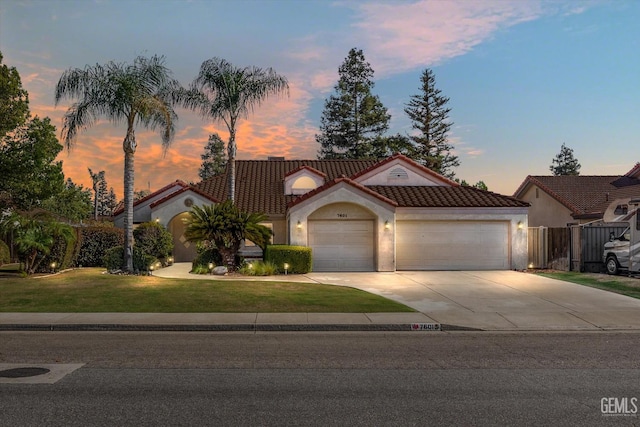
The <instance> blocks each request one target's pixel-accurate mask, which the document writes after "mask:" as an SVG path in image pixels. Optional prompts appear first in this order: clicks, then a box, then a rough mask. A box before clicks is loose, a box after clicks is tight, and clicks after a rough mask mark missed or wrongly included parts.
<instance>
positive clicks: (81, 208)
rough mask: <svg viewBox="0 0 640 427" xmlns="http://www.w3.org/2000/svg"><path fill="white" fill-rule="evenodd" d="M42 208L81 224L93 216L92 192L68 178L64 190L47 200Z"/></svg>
mask: <svg viewBox="0 0 640 427" xmlns="http://www.w3.org/2000/svg"><path fill="white" fill-rule="evenodd" d="M42 207H43V208H44V209H46V210H47V211H49V212H51V213H53V214H55V215H57V216H59V217H61V218H64V219H66V220H68V221H72V222H75V223H79V222H81V221H82V220H84V219H87V218H89V217H90V216H91V210H92V209H91V190H89V189H88V188H83V187H82V185H76V184H75V183H74V182H73V181H72V180H71V178H67V181H66V182H65V185H64V188H63V190H62V191H61V192H59V193H57V194H56V195H55V196H52V197H50V198H48V199H47V200H45V201H44V202H43V203H42Z"/></svg>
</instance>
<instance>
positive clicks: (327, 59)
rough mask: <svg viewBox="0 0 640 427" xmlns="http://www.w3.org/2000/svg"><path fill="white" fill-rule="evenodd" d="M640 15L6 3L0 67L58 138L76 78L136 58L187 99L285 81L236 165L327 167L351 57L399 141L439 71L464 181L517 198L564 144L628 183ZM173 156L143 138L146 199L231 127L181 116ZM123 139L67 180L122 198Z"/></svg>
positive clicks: (591, 166)
mask: <svg viewBox="0 0 640 427" xmlns="http://www.w3.org/2000/svg"><path fill="white" fill-rule="evenodd" d="M638 22H640V2H638V1H612V2H610V1H560V0H558V1H534V0H530V1H529V0H523V1H520V0H518V1H508V0H500V1H483V0H477V1H472V0H463V1H446V0H439V1H429V0H425V1H418V0H416V1H335V2H332V1H304V0H301V1H296V0H284V1H275V0H273V1H269V0H263V1H260V0H252V1H248V0H247V1H232V0H217V1H216V0H207V1H197V0H193V1H177V0H156V1H151V0H145V1H132V0H95V1H88V0H87V1H84V0H82V1H75V0H66V1H56V0H49V1H38V0H34V1H19V0H3V1H2V3H0V51H2V53H3V55H4V63H5V64H7V65H9V66H15V67H16V68H17V69H18V71H19V72H20V74H21V76H22V80H23V85H24V87H25V88H26V89H27V90H28V91H29V94H30V100H31V110H32V112H33V113H34V114H38V115H40V116H49V117H51V118H52V120H53V123H54V124H55V125H57V126H58V128H60V127H61V117H62V115H63V114H64V111H65V110H66V107H68V104H62V105H59V106H58V107H57V108H54V104H53V90H54V86H55V84H56V82H57V80H58V78H59V77H60V75H61V74H62V72H63V71H64V70H66V69H68V68H72V67H73V68H75V67H84V66H85V65H86V64H91V65H94V64H96V63H105V62H107V61H111V60H114V61H118V62H122V61H125V62H131V61H132V60H133V58H134V57H135V56H137V55H139V54H144V55H153V54H158V55H164V56H165V57H166V63H167V65H168V67H169V68H171V69H172V70H173V72H174V75H175V77H176V78H177V79H178V80H179V81H180V82H181V83H182V84H184V85H188V84H189V83H190V82H191V80H192V79H193V78H194V77H195V76H196V74H197V72H198V68H199V66H200V64H201V63H202V61H204V60H206V59H209V58H212V57H216V56H217V57H221V58H224V59H226V60H228V61H230V62H231V63H233V64H234V65H237V66H247V65H255V66H259V67H273V68H274V69H275V70H276V71H277V72H278V73H280V74H282V75H284V76H286V77H287V78H288V79H289V83H290V86H291V93H290V97H289V98H284V99H278V98H274V99H270V100H268V101H267V102H266V103H265V104H263V105H262V106H261V107H259V108H257V109H256V110H255V112H254V114H253V115H252V116H250V117H249V118H248V119H247V120H244V121H243V122H242V123H241V124H240V127H239V133H238V158H241V159H251V158H256V159H264V158H266V156H268V155H276V156H285V157H287V158H289V159H294V158H295V159H301V158H315V157H316V153H317V151H318V149H319V146H318V145H317V143H316V142H315V139H314V135H315V133H316V132H317V131H318V125H319V122H320V116H321V114H322V108H323V102H324V99H325V98H326V97H327V96H328V95H329V94H330V93H331V92H332V90H333V85H334V84H335V83H336V82H337V79H338V73H337V70H338V67H339V66H340V64H341V63H342V61H343V60H344V58H345V57H346V55H347V53H348V51H349V49H350V48H352V47H357V48H360V49H363V51H364V54H365V57H366V59H367V61H368V62H370V64H371V66H372V67H373V69H374V71H375V81H376V85H375V87H374V89H373V92H374V93H375V94H377V95H379V96H380V98H381V100H382V102H383V104H384V105H385V106H386V107H387V108H388V109H389V112H390V113H391V115H392V122H391V127H392V129H391V131H390V133H397V132H401V133H408V132H411V129H410V123H409V121H408V120H407V118H406V117H405V114H404V112H403V108H404V104H406V103H407V102H408V101H409V98H410V96H411V95H414V94H418V93H419V85H420V82H419V78H420V74H421V73H422V71H423V70H424V69H425V68H432V69H433V71H434V73H435V75H436V84H437V86H438V88H439V89H441V90H442V93H443V94H444V95H446V96H448V97H449V98H450V102H449V107H450V108H451V115H450V119H451V120H452V121H453V122H454V126H453V127H452V131H451V133H450V139H451V142H452V143H453V145H454V146H455V152H456V154H457V155H458V156H459V158H460V161H461V165H460V167H458V168H456V169H455V172H456V177H458V178H461V179H465V180H467V181H468V182H470V183H475V182H477V181H479V180H483V181H484V182H485V183H486V184H487V185H488V186H489V189H490V190H492V191H495V192H499V193H502V194H512V193H513V192H514V191H515V190H516V188H517V187H518V185H519V184H520V183H521V182H522V180H523V179H524V178H525V177H526V176H527V175H548V174H549V173H550V172H549V165H550V164H551V160H552V159H553V157H554V156H555V155H556V154H557V153H558V152H559V150H560V146H561V145H562V144H563V143H564V144H566V145H567V146H568V147H570V148H572V149H573V150H574V154H575V156H576V157H577V158H578V160H579V161H580V163H581V164H582V169H581V173H582V174H583V175H615V174H622V173H625V172H627V171H628V170H630V169H631V168H632V167H633V166H634V165H635V163H636V162H637V161H640V156H638V155H636V153H637V149H636V147H637V146H638V140H639V135H640V119H639V118H638V112H639V111H640V25H638ZM178 114H179V116H180V120H179V123H178V132H177V136H176V139H175V141H174V142H173V145H172V147H171V148H170V150H169V151H168V153H167V155H166V156H165V157H163V156H162V150H161V146H160V138H159V137H158V136H157V135H154V134H152V133H150V132H145V131H143V130H138V132H137V138H138V142H139V147H138V151H137V154H136V188H139V189H141V188H147V187H148V186H150V188H151V189H152V190H154V189H158V188H160V187H162V186H164V185H166V184H167V183H169V182H171V181H173V180H175V179H182V180H185V181H190V180H197V169H198V167H199V165H200V162H201V160H200V154H202V150H203V147H204V145H205V144H206V141H207V139H208V135H209V133H212V132H219V133H220V135H221V136H222V138H223V139H226V138H227V132H226V129H225V128H224V127H223V126H221V125H220V124H219V123H212V122H210V121H206V120H203V119H202V118H200V117H198V116H196V115H195V114H194V113H191V112H189V111H185V110H181V109H179V110H178ZM123 137H124V128H123V126H120V127H114V126H113V125H111V124H109V123H99V124H98V125H96V126H95V127H94V128H92V129H91V130H89V131H87V132H84V133H82V134H81V135H80V137H79V139H78V141H77V144H76V146H75V148H74V149H73V150H71V152H69V153H67V152H64V153H63V154H61V156H60V159H61V160H62V161H63V162H64V170H65V174H66V175H67V176H69V177H71V178H72V179H73V180H74V181H75V182H78V183H82V184H84V185H85V186H89V184H90V178H89V175H88V173H87V167H90V168H91V169H93V170H106V172H107V181H108V183H109V185H111V186H113V187H114V189H115V190H116V192H117V193H118V194H121V191H122V190H121V189H122V161H123V155H122V148H121V147H122V145H121V144H122V139H123Z"/></svg>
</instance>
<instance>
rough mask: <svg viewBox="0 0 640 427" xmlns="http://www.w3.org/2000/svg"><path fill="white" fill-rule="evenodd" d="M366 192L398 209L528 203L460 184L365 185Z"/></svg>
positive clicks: (514, 205)
mask: <svg viewBox="0 0 640 427" xmlns="http://www.w3.org/2000/svg"><path fill="white" fill-rule="evenodd" d="M368 188H369V189H371V190H373V191H375V192H376V193H379V194H381V195H383V196H385V197H387V198H389V199H391V200H395V201H396V202H397V203H398V206H401V207H430V208H432V207H433V208H448V207H456V208H457V207H464V208H478V207H527V206H529V203H526V202H523V201H521V200H518V199H516V198H514V197H510V196H503V195H501V194H497V193H493V192H491V191H485V190H480V189H479V188H475V187H467V186H462V185H459V186H457V187H439V186H425V187H408V186H407V187H405V186H383V185H374V186H368Z"/></svg>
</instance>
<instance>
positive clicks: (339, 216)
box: [338, 213, 347, 218]
mask: <svg viewBox="0 0 640 427" xmlns="http://www.w3.org/2000/svg"><path fill="white" fill-rule="evenodd" d="M346 217H347V214H346V213H339V214H338V218H346Z"/></svg>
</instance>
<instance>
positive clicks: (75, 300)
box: [0, 268, 414, 313]
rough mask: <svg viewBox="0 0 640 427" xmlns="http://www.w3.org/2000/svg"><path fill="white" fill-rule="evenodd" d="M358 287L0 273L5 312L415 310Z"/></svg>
mask: <svg viewBox="0 0 640 427" xmlns="http://www.w3.org/2000/svg"><path fill="white" fill-rule="evenodd" d="M412 311H414V310H413V309H411V308H409V307H407V306H405V305H402V304H400V303H397V302H394V301H391V300H388V299H386V298H383V297H380V296H378V295H373V294H370V293H368V292H364V291H361V290H358V289H353V288H346V287H341V286H332V285H320V284H309V283H291V282H259V281H242V280H233V281H232V280H224V281H216V280H211V281H208V280H207V281H204V280H189V279H164V278H160V277H153V276H117V275H109V274H102V270H101V269H97V268H85V269H80V270H73V271H69V272H65V273H62V274H58V275H55V276H48V277H39V278H36V277H29V278H19V277H2V278H0V312H39V313H60V312H70V313H113V312H130V313H255V312H258V313H378V312H412Z"/></svg>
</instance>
